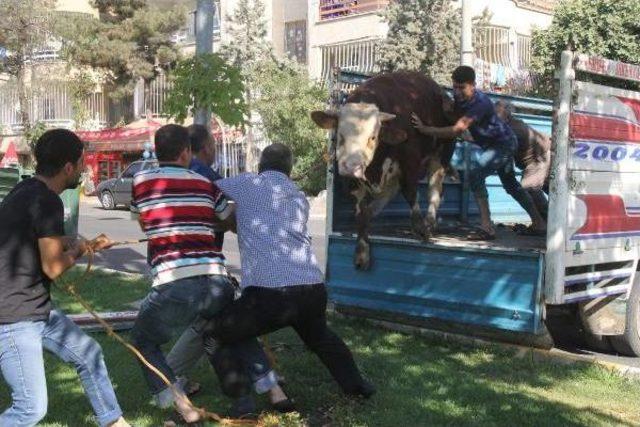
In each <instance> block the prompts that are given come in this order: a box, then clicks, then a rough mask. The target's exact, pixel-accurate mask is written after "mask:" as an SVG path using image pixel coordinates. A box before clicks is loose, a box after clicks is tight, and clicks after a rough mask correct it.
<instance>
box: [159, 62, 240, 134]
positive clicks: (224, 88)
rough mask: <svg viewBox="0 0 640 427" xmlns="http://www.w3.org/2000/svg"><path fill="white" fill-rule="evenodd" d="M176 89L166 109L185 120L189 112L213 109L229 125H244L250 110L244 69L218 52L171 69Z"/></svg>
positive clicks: (179, 120) (172, 115) (180, 119)
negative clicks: (244, 80)
mask: <svg viewBox="0 0 640 427" xmlns="http://www.w3.org/2000/svg"><path fill="white" fill-rule="evenodd" d="M171 78H172V80H173V89H172V90H171V92H170V94H169V97H168V98H167V100H166V101H165V106H164V108H165V113H166V114H168V115H169V116H170V117H174V118H175V119H176V120H177V121H178V122H180V123H182V122H184V120H185V119H186V118H187V116H188V115H189V113H191V114H195V112H196V111H197V110H199V109H201V108H202V109H205V110H210V111H212V112H214V113H215V114H216V115H218V116H219V117H220V118H221V119H222V121H223V122H224V123H226V124H227V125H232V126H234V125H243V124H244V117H245V115H246V114H247V107H246V104H245V101H244V89H245V87H244V83H243V79H242V75H241V74H240V69H239V68H238V67H235V66H233V65H231V64H229V63H228V62H227V61H225V60H224V59H223V58H222V57H221V56H220V55H218V54H208V55H197V56H194V57H192V58H188V59H184V60H182V61H180V62H178V64H177V65H176V67H175V69H174V70H173V71H172V73H171Z"/></svg>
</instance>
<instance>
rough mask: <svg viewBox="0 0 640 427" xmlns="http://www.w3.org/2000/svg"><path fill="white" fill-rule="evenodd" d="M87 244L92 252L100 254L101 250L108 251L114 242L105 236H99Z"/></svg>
mask: <svg viewBox="0 0 640 427" xmlns="http://www.w3.org/2000/svg"><path fill="white" fill-rule="evenodd" d="M88 243H89V246H90V247H91V249H92V250H93V251H94V252H100V251H101V250H104V249H109V248H110V247H112V246H113V245H114V244H115V242H114V241H113V240H111V239H110V238H109V237H107V235H106V234H100V235H99V236H98V237H96V238H95V239H93V240H91V241H90V242H88Z"/></svg>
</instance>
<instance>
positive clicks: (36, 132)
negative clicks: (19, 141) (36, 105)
mask: <svg viewBox="0 0 640 427" xmlns="http://www.w3.org/2000/svg"><path fill="white" fill-rule="evenodd" d="M46 131H47V126H46V125H45V124H44V123H43V122H36V123H34V124H33V125H32V126H29V127H28V128H27V129H26V130H25V132H24V138H25V140H26V141H27V143H28V144H29V148H31V151H33V149H34V148H35V146H36V142H37V141H38V138H40V137H41V136H42V134H43V133H45V132H46Z"/></svg>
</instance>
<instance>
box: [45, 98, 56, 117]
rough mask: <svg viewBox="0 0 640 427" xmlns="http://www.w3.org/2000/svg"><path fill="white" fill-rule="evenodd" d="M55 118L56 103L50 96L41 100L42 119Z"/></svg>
mask: <svg viewBox="0 0 640 427" xmlns="http://www.w3.org/2000/svg"><path fill="white" fill-rule="evenodd" d="M55 118H56V103H55V101H54V100H53V99H51V98H45V99H43V100H42V119H43V120H53V119H55Z"/></svg>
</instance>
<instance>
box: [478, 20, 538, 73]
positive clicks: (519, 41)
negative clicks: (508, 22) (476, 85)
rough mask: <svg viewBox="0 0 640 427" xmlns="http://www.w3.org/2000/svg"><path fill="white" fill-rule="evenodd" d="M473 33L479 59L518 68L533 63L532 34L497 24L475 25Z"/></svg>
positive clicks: (526, 66) (522, 68) (520, 68)
mask: <svg viewBox="0 0 640 427" xmlns="http://www.w3.org/2000/svg"><path fill="white" fill-rule="evenodd" d="M473 33H474V45H475V50H476V57H477V58H478V59H481V60H483V61H486V62H490V63H492V64H498V65H503V66H505V67H509V68H513V69H517V70H524V69H527V68H529V66H530V65H531V36H527V35H524V34H518V33H516V32H515V30H514V29H512V28H509V27H501V26H496V25H490V26H482V27H475V28H474V29H473Z"/></svg>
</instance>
